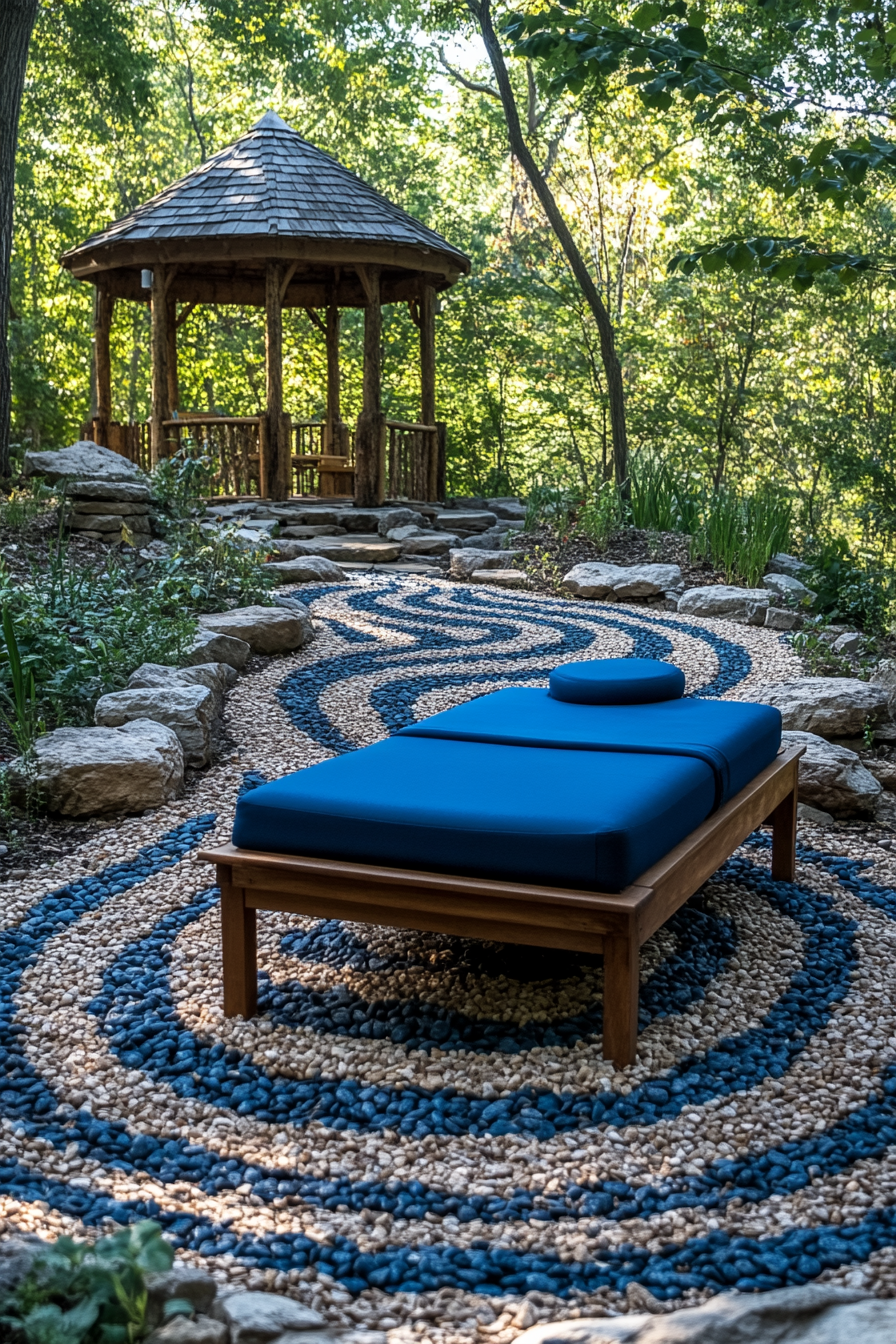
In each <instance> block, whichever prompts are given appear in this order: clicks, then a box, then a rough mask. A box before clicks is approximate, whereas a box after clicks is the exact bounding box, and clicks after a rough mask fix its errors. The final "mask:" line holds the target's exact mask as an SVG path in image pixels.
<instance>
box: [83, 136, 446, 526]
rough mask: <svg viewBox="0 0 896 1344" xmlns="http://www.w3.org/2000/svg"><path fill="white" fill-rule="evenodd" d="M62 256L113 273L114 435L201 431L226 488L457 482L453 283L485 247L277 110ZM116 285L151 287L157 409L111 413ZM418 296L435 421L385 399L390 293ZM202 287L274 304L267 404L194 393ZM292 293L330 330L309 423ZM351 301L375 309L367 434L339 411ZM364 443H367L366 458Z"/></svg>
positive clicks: (142, 438)
mask: <svg viewBox="0 0 896 1344" xmlns="http://www.w3.org/2000/svg"><path fill="white" fill-rule="evenodd" d="M61 261H62V265H63V266H65V267H66V268H67V269H68V270H70V271H71V272H72V274H73V275H75V276H77V278H78V279H79V280H87V281H89V282H90V283H91V284H93V285H95V286H96V301H95V306H94V314H95V316H94V336H95V370H96V382H95V407H96V412H95V416H94V418H93V421H92V424H91V426H90V431H91V436H92V437H93V438H94V439H95V441H96V442H97V443H101V444H105V445H107V446H108V447H111V448H117V449H118V450H119V451H124V452H125V453H127V455H128V456H129V457H131V458H132V459H134V460H141V461H144V464H154V463H156V462H158V461H159V459H160V458H162V457H165V456H167V455H169V454H170V453H171V452H172V451H173V450H174V449H175V448H176V447H177V446H178V444H179V443H180V442H181V436H182V435H183V434H184V433H185V432H186V433H188V434H189V435H190V436H191V437H192V438H193V439H194V441H196V440H198V441H199V442H201V443H203V444H205V445H206V446H209V447H210V448H212V449H213V451H214V452H215V455H216V457H217V458H218V460H219V462H220V464H221V472H220V475H219V487H220V488H222V489H223V490H224V491H225V492H226V491H232V492H233V493H236V494H240V493H250V492H252V491H253V490H257V493H258V494H259V495H261V496H266V497H268V498H272V499H285V498H287V497H288V496H289V495H290V494H292V493H308V492H309V491H308V486H309V485H311V487H312V492H315V493H321V494H328V495H334V494H351V493H353V494H354V497H355V500H356V502H357V503H359V504H363V505H367V506H369V505H372V504H377V503H381V502H382V501H383V498H384V497H385V495H386V494H387V493H388V494H389V495H390V496H406V497H411V498H416V499H429V500H433V499H437V498H441V497H443V496H444V456H445V428H444V425H442V424H440V423H439V422H437V420H436V405H435V400H436V397H435V312H436V295H437V294H438V293H439V291H441V290H444V289H447V288H449V287H450V286H451V285H453V284H454V283H455V281H456V280H458V279H459V278H460V277H461V276H462V275H466V274H469V270H470V262H469V259H468V258H467V257H466V256H464V254H463V253H462V252H459V251H458V250H457V248H454V247H452V246H451V244H450V243H448V242H446V241H445V239H444V238H442V237H440V236H439V234H437V233H434V232H433V230H432V229H428V228H427V227H426V226H425V225H424V224H421V223H420V222H419V220H416V219H414V218H413V217H412V216H411V215H408V214H406V213H405V211H403V210H401V209H399V207H398V206H396V205H393V204H392V202H391V201H388V200H387V199H386V198H385V197H384V196H382V195H381V194H380V193H379V192H378V191H375V190H374V188H373V187H371V186H370V185H369V184H368V183H366V182H364V181H362V180H361V179H360V178H358V177H356V176H355V174H354V173H351V172H349V171H348V169H346V168H343V167H342V165H341V164H339V163H337V162H336V160H335V159H333V158H332V157H331V156H330V155H329V154H326V153H324V151H323V150H320V149H317V148H316V147H315V146H314V145H311V144H309V143H308V141H307V140H303V139H302V137H301V136H300V135H298V134H297V132H296V131H294V130H293V129H292V128H291V127H290V126H287V124H286V122H284V121H283V120H282V119H281V118H280V117H278V116H277V115H276V113H274V112H267V113H265V115H264V116H263V117H262V118H261V120H260V121H259V122H257V123H256V125H255V126H253V127H252V129H251V130H249V131H247V132H246V134H245V135H242V136H240V138H239V139H238V140H236V141H235V142H234V143H233V144H232V145H230V146H228V147H227V148H226V149H223V150H221V152H220V153H218V154H215V155H214V156H213V157H212V158H210V159H208V160H207V161H206V162H205V163H203V164H202V165H201V166H200V167H199V168H196V169H194V170H193V172H191V173H188V174H187V176H186V177H183V178H181V180H180V181H179V182H175V183H174V184H173V185H172V186H169V187H166V188H165V190H164V191H162V192H160V193H159V194H158V195H157V196H154V197H153V198H152V200H150V201H147V202H146V203H145V204H144V205H141V206H139V207H138V208H137V209H136V210H135V211H134V212H133V213H132V214H130V215H127V216H125V218H124V219H120V220H118V221H117V222H116V223H114V224H111V225H110V226H109V227H108V228H107V229H103V230H102V231H101V232H100V233H95V234H93V235H92V236H91V237H90V238H88V239H87V240H86V242H84V243H81V245H80V246H79V247H76V248H73V249H72V250H71V251H70V252H67V253H66V254H65V255H64V256H63V257H62V259H61ZM117 299H128V300H131V301H133V302H138V303H140V302H143V303H145V302H146V301H147V300H149V301H150V305H151V313H152V403H151V404H152V410H151V415H150V420H149V426H148V442H147V435H146V427H145V426H136V425H135V426H125V425H118V424H116V423H115V422H113V420H112V381H111V363H110V345H109V336H110V328H111V323H112V314H113V310H114V305H115V302H116V300H117ZM401 302H406V303H407V304H408V306H409V309H410V312H411V315H412V317H413V319H414V321H415V323H416V324H417V326H418V327H419V331H420V418H419V421H414V422H402V421H390V420H387V419H386V418H385V416H384V414H383V411H382V400H381V382H382V311H381V310H382V305H383V304H385V303H401ZM197 304H239V305H254V306H257V307H263V308H264V311H265V375H266V406H265V409H264V413H262V414H257V415H249V416H218V415H213V414H208V415H204V414H201V413H196V412H190V411H187V410H183V409H182V408H181V407H180V406H179V404H178V403H179V391H178V370H177V330H178V327H179V326H181V325H182V323H183V322H184V321H185V319H186V317H187V316H188V315H189V313H190V312H192V311H193V309H194V308H195V307H196V306H197ZM284 308H304V309H305V311H306V312H307V314H308V316H309V318H310V319H311V321H312V322H313V323H314V324H315V326H316V327H317V328H318V329H319V330H320V332H321V334H322V335H323V336H324V338H325V340H326V352H327V400H326V417H325V419H324V420H323V421H321V422H317V421H302V422H296V423H294V422H293V421H292V419H291V417H290V416H289V415H288V414H286V413H285V411H284V405H283V322H282V311H283V309H284ZM341 308H363V309H364V373H363V400H362V409H361V414H360V416H359V418H358V422H357V425H356V427H355V431H354V435H353V436H352V435H351V433H350V431H349V427H348V426H347V425H346V424H344V423H343V420H342V417H341V411H340V373H339V325H340V309H341ZM352 448H353V449H354V460H353V461H352Z"/></svg>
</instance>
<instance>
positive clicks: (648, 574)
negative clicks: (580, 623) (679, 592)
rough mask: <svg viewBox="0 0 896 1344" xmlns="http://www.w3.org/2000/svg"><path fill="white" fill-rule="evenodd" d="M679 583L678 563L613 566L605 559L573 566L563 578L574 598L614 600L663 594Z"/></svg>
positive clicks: (678, 585) (564, 584) (565, 586)
mask: <svg viewBox="0 0 896 1344" xmlns="http://www.w3.org/2000/svg"><path fill="white" fill-rule="evenodd" d="M680 586H681V569H680V568H679V566H678V565H610V564H607V563H605V562H604V561H602V560H589V561H585V562H584V563H582V564H580V565H573V567H572V569H571V570H570V571H569V573H568V574H567V575H566V576H565V578H564V579H563V587H564V588H565V589H566V590H567V592H570V593H572V594H573V596H575V597H585V598H604V599H606V600H609V601H611V602H630V601H632V600H634V599H637V598H645V597H662V596H664V594H665V593H667V592H669V591H670V590H674V589H675V588H678V587H680Z"/></svg>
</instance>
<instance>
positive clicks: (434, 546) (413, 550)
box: [401, 532, 459, 555]
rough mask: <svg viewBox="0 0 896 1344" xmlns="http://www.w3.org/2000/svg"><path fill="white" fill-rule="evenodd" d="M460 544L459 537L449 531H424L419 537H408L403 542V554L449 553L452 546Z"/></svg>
mask: <svg viewBox="0 0 896 1344" xmlns="http://www.w3.org/2000/svg"><path fill="white" fill-rule="evenodd" d="M458 544H459V538H458V537H453V536H451V535H450V533H447V532H423V533H421V535H420V536H417V537H407V538H406V539H405V540H404V541H403V542H402V543H401V553H402V555H447V554H448V552H449V551H450V550H451V548H452V546H457V545H458Z"/></svg>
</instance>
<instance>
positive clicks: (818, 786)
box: [781, 731, 882, 817]
mask: <svg viewBox="0 0 896 1344" xmlns="http://www.w3.org/2000/svg"><path fill="white" fill-rule="evenodd" d="M781 740H782V742H783V743H784V745H785V746H788V747H791V746H804V747H805V748H806V752H805V755H804V756H802V757H801V758H800V801H801V802H804V803H808V804H809V805H810V807H817V808H820V809H821V811H822V812H828V813H830V815H831V816H832V817H867V816H870V815H872V814H873V812H874V808H875V805H876V803H877V799H878V798H879V796H880V794H881V792H882V786H881V784H880V782H879V781H878V780H876V779H875V778H874V776H873V775H872V774H871V772H870V771H869V770H866V768H865V766H864V765H863V764H862V762H861V760H860V759H859V757H858V756H857V755H856V753H855V752H854V751H850V750H849V748H848V747H841V746H837V745H836V744H835V743H833V742H827V741H825V739H824V738H823V737H818V736H817V735H816V734H815V733H804V732H792V731H786V732H784V733H783V735H782V739H781Z"/></svg>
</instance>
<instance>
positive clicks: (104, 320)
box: [93, 285, 115, 447]
mask: <svg viewBox="0 0 896 1344" xmlns="http://www.w3.org/2000/svg"><path fill="white" fill-rule="evenodd" d="M114 311H115V299H114V298H113V296H112V295H111V294H110V293H109V291H108V289H107V288H106V287H105V286H104V285H98V286H97V291H96V303H95V305H94V310H93V340H94V346H93V351H94V355H93V358H94V377H95V379H96V384H95V392H96V421H95V424H94V433H95V435H96V436H97V439H96V441H97V443H99V444H101V445H102V446H103V447H108V446H109V421H110V420H111V419H112V356H111V351H110V347H109V338H110V335H111V331H112V314H113V312H114Z"/></svg>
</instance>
